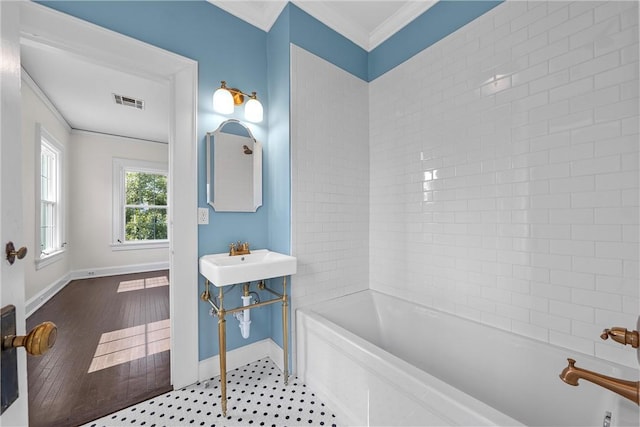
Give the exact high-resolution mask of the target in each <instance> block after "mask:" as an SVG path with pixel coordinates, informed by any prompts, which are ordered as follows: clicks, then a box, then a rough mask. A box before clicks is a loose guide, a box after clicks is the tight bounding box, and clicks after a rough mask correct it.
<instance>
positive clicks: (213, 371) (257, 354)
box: [198, 338, 284, 381]
mask: <svg viewBox="0 0 640 427" xmlns="http://www.w3.org/2000/svg"><path fill="white" fill-rule="evenodd" d="M265 357H270V358H271V360H273V362H274V363H275V364H276V366H278V368H279V369H280V370H281V371H282V370H283V368H284V363H283V361H284V359H283V357H282V348H281V347H280V346H279V345H278V344H276V343H275V342H274V341H273V340H272V339H271V338H266V339H263V340H262V341H258V342H254V343H252V344H248V345H245V346H244V347H240V348H236V349H235V350H231V351H228V352H227V372H228V371H230V370H232V369H237V368H239V367H241V366H244V365H246V364H248V363H251V362H255V361H256V360H260V359H263V358H265ZM218 375H220V356H218V355H215V356H213V357H210V358H208V359H205V360H201V361H200V364H199V366H198V381H204V380H208V379H210V378H213V377H217V376H218Z"/></svg>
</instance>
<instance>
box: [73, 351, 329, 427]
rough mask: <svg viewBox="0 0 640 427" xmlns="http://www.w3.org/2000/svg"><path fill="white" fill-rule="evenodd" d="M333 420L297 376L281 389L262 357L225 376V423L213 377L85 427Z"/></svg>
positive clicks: (283, 423)
mask: <svg viewBox="0 0 640 427" xmlns="http://www.w3.org/2000/svg"><path fill="white" fill-rule="evenodd" d="M338 421H339V420H337V418H336V416H335V415H334V414H333V413H332V412H331V410H330V409H328V408H327V407H326V406H325V404H324V403H322V402H320V401H319V400H318V398H317V397H316V396H315V394H314V393H312V392H311V391H310V390H309V389H308V388H307V386H306V385H304V384H302V383H301V382H300V381H299V380H298V379H297V378H296V377H290V378H289V384H288V385H287V386H285V385H284V382H283V379H282V373H281V372H280V370H279V369H278V368H277V367H276V365H275V363H273V361H272V360H271V359H269V358H264V359H261V360H258V361H257V362H253V363H250V364H248V365H245V366H243V367H241V368H238V369H235V370H233V371H229V372H228V373H227V416H226V418H225V417H223V416H222V411H221V410H220V377H215V378H211V379H210V380H208V381H203V382H200V383H197V384H194V385H191V386H188V387H185V388H183V389H180V390H174V391H172V392H169V393H166V394H163V395H161V396H158V397H156V398H154V399H150V400H147V401H145V402H142V403H139V404H138V405H135V406H131V407H129V408H126V409H123V410H122V411H119V412H115V413H113V414H111V415H107V416H106V417H103V418H100V419H98V420H95V421H93V422H90V423H88V424H85V426H86V427H107V426H109V427H110V426H155V427H159V426H249V425H251V426H301V425H305V426H336V424H337V423H338Z"/></svg>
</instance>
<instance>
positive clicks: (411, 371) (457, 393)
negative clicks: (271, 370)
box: [296, 291, 524, 426]
mask: <svg viewBox="0 0 640 427" xmlns="http://www.w3.org/2000/svg"><path fill="white" fill-rule="evenodd" d="M359 292H366V291H359ZM338 298H340V297H338ZM296 312H300V313H299V314H301V315H302V316H296V323H297V324H298V330H302V329H304V330H307V328H306V327H305V326H304V325H302V323H304V322H306V319H309V320H310V321H311V322H313V323H314V327H315V326H318V327H319V328H320V329H321V333H322V332H324V333H325V334H326V333H331V334H334V335H336V336H337V337H338V339H339V340H340V341H341V342H342V343H343V344H349V345H353V346H354V347H357V349H358V350H360V351H361V352H362V353H359V354H360V357H356V356H354V355H353V354H346V355H347V357H349V358H350V359H351V360H353V361H354V362H356V363H360V362H362V361H363V360H362V359H363V358H365V357H373V359H374V362H375V363H376V364H383V365H386V366H387V367H390V369H389V370H374V369H373V368H371V367H368V366H366V365H364V366H365V369H367V371H369V372H370V373H371V374H372V375H377V376H380V377H385V379H387V380H388V381H390V382H392V383H393V382H394V381H395V382H396V383H397V381H398V379H399V378H400V377H404V378H402V379H403V382H402V383H401V385H402V387H403V388H404V389H405V390H403V392H404V393H405V394H406V395H407V396H408V397H409V398H411V399H412V400H413V401H415V402H417V403H419V404H423V405H425V404H426V405H428V406H429V407H430V408H433V407H434V406H435V407H437V408H440V407H442V406H446V407H447V408H449V410H448V411H442V410H439V409H434V413H435V414H436V415H437V416H438V417H440V418H442V419H445V420H448V421H450V422H451V425H487V426H494V425H498V426H524V424H523V423H522V422H521V421H519V420H517V419H515V418H513V417H511V416H509V415H507V414H505V413H503V412H501V411H499V410H497V409H495V408H494V407H492V406H490V405H488V404H486V403H484V402H483V401H481V400H479V399H477V398H475V397H473V396H471V395H469V394H468V393H465V392H464V391H462V390H460V389H458V388H456V387H453V386H451V385H449V384H447V383H446V382H444V381H442V380H441V379H439V378H437V377H435V376H433V375H431V374H429V373H428V372H425V371H423V370H422V369H420V368H418V367H416V366H414V365H412V364H411V363H409V362H407V361H405V360H403V359H401V358H400V357H398V356H395V355H394V354H392V353H390V352H388V351H386V350H385V349H383V348H381V347H378V346H377V345H375V344H373V343H371V342H369V341H367V340H366V339H364V338H362V337H360V336H358V335H356V334H354V333H353V332H351V331H349V330H347V329H345V328H343V327H341V326H340V325H338V324H336V323H334V322H332V321H330V320H329V319H327V318H326V317H324V316H322V314H320V313H317V312H315V311H313V310H305V309H304V308H300V309H297V310H296ZM297 314H298V313H297ZM327 322H328V323H330V325H327ZM335 329H338V330H339V332H340V333H338V332H337V331H336V330H335ZM341 334H343V335H341ZM316 335H319V334H317V333H316ZM319 338H320V339H323V340H324V341H325V342H326V343H327V344H328V345H330V346H331V347H333V348H334V349H336V350H337V351H341V353H343V354H344V353H345V352H344V351H343V350H342V347H340V346H339V345H337V344H336V343H335V342H331V341H328V340H326V339H324V337H321V336H319ZM302 341H304V339H302V340H300V339H299V340H298V344H297V345H302ZM301 353H303V352H302V351H300V350H299V351H298V355H299V357H300V355H301ZM297 366H298V375H300V376H301V378H302V379H303V381H305V383H307V378H305V376H306V361H304V360H302V358H301V357H300V359H299V360H298V365H297ZM360 366H363V365H362V364H361V365H360ZM390 371H393V372H394V373H396V374H398V375H397V376H393V375H391V372H390ZM312 382H313V381H312ZM308 384H309V386H311V387H313V388H314V389H315V390H319V389H322V390H321V394H322V395H321V397H322V398H323V399H324V400H325V401H327V402H328V403H330V405H331V407H332V408H338V411H336V412H338V415H339V416H340V417H341V418H342V417H344V418H346V419H348V420H349V422H350V424H351V425H358V424H360V423H359V422H357V421H355V420H354V417H353V416H352V415H351V411H349V409H348V408H345V407H344V405H342V404H341V402H340V401H339V400H337V399H335V398H333V397H332V396H331V395H330V394H331V393H329V391H328V390H325V389H324V387H319V385H318V384H315V383H308ZM395 388H396V389H400V387H399V386H395ZM418 388H423V390H418ZM409 389H412V390H409ZM424 389H427V390H426V391H425V390H424ZM319 391H320V390H319ZM416 394H420V397H416ZM455 408H457V409H459V410H460V411H459V412H455ZM463 412H465V413H469V414H470V415H469V416H471V414H473V417H474V420H473V421H474V423H475V424H466V423H465V421H464V419H466V418H467V417H465V416H461V414H462V413H463ZM452 413H453V414H457V416H455V415H454V416H452V415H451V414H452ZM478 422H480V423H478Z"/></svg>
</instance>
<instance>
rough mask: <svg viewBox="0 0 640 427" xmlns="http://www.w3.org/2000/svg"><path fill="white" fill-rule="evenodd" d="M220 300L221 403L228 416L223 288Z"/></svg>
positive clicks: (219, 295) (224, 414)
mask: <svg viewBox="0 0 640 427" xmlns="http://www.w3.org/2000/svg"><path fill="white" fill-rule="evenodd" d="M218 299H219V300H220V310H218V347H219V354H220V404H221V405H222V416H223V417H226V416H227V328H226V323H227V321H226V320H225V318H224V315H225V310H224V306H223V302H222V301H223V294H222V288H220V292H219V293H218Z"/></svg>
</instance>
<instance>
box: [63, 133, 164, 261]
mask: <svg viewBox="0 0 640 427" xmlns="http://www.w3.org/2000/svg"><path fill="white" fill-rule="evenodd" d="M71 147H72V150H71V153H70V156H69V157H70V164H71V171H70V172H71V184H70V191H71V194H72V197H71V212H70V214H69V220H70V222H71V224H72V225H71V229H70V234H71V235H70V245H69V248H70V251H71V254H72V266H71V267H72V270H74V271H80V272H85V271H94V270H100V269H106V270H109V269H110V268H111V267H126V266H134V265H141V264H153V263H160V262H166V263H168V261H169V249H168V248H162V249H139V250H126V251H114V250H113V249H112V248H111V243H112V223H111V217H112V212H113V211H112V194H113V190H112V188H113V179H112V173H113V158H114V157H118V158H125V159H139V160H145V161H149V162H163V163H167V162H168V155H169V154H168V145H167V144H160V143H155V142H146V141H140V140H135V139H129V138H123V137H117V136H110V135H103V134H97V133H89V132H82V131H72V133H71Z"/></svg>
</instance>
